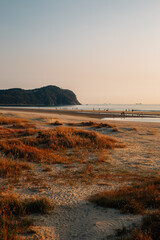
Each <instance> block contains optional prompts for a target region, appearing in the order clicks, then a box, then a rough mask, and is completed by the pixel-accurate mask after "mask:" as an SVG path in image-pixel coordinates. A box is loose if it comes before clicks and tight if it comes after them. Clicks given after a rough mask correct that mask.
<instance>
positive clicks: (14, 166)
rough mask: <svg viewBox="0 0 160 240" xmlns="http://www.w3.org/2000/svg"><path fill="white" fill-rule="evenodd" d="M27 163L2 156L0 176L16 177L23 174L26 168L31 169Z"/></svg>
mask: <svg viewBox="0 0 160 240" xmlns="http://www.w3.org/2000/svg"><path fill="white" fill-rule="evenodd" d="M30 169H31V167H30V166H29V165H28V164H27V163H19V162H16V161H13V160H12V159H6V158H4V157H1V158H0V177H16V176H19V175H21V174H22V172H23V171H24V170H30Z"/></svg>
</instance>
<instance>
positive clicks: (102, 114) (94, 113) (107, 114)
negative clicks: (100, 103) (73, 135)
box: [0, 107, 160, 119]
mask: <svg viewBox="0 0 160 240" xmlns="http://www.w3.org/2000/svg"><path fill="white" fill-rule="evenodd" d="M7 110H8V111H13V112H30V113H50V114H59V115H62V114H63V115H71V116H82V117H89V118H98V119H102V118H142V117H143V118H160V112H151V111H150V112H147V111H133V112H132V111H104V110H100V111H98V110H72V109H68V110H67V109H33V108H10V107H7V108H6V107H1V108H0V111H7Z"/></svg>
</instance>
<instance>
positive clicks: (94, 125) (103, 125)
mask: <svg viewBox="0 0 160 240" xmlns="http://www.w3.org/2000/svg"><path fill="white" fill-rule="evenodd" d="M68 126H75V127H91V128H111V129H112V130H113V131H115V132H118V128H117V127H116V125H113V124H109V123H97V122H92V121H89V122H81V123H68Z"/></svg>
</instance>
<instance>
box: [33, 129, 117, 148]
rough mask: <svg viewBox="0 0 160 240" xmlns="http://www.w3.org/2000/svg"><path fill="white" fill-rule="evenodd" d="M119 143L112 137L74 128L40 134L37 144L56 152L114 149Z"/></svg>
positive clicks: (45, 131)
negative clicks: (70, 149)
mask: <svg viewBox="0 0 160 240" xmlns="http://www.w3.org/2000/svg"><path fill="white" fill-rule="evenodd" d="M117 142H118V141H117V140H116V139H114V138H112V137H108V136H105V135H101V134H98V133H96V132H94V131H85V130H77V129H74V128H66V127H57V128H56V129H53V130H44V131H41V132H39V135H38V137H37V144H38V145H39V144H43V145H44V146H45V147H48V148H52V149H54V150H57V151H59V150H63V149H67V148H76V147H78V148H89V149H114V148H115V144H116V143H117Z"/></svg>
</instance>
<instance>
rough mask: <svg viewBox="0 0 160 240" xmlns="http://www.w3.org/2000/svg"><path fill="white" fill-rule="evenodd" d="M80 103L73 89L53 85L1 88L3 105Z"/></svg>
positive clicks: (0, 97)
mask: <svg viewBox="0 0 160 240" xmlns="http://www.w3.org/2000/svg"><path fill="white" fill-rule="evenodd" d="M78 104H80V103H79V101H78V100H77V97H76V95H75V94H74V93H73V92H72V91H70V90H68V89H61V88H59V87H57V86H52V85H50V86H46V87H41V88H36V89H31V90H24V89H21V88H11V89H6V90H0V105H1V106H2V105H5V106H60V105H78Z"/></svg>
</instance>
